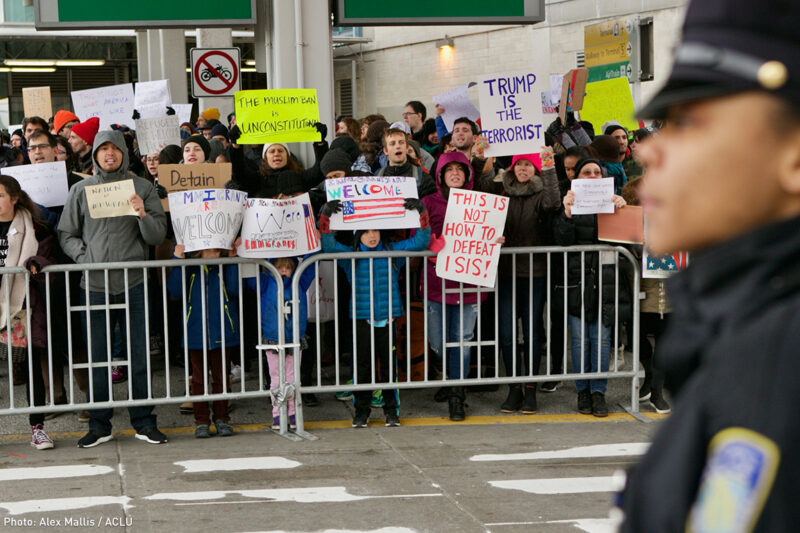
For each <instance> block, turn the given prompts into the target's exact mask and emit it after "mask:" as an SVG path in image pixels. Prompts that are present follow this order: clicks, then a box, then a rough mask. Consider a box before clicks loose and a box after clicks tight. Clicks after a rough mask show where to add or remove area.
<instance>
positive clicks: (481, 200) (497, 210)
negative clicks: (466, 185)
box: [436, 189, 508, 287]
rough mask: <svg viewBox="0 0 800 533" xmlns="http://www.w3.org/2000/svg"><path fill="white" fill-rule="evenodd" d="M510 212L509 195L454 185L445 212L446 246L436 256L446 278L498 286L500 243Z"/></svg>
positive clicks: (440, 273)
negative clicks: (457, 187)
mask: <svg viewBox="0 0 800 533" xmlns="http://www.w3.org/2000/svg"><path fill="white" fill-rule="evenodd" d="M507 215H508V198H506V197H504V196H497V195H495V194H489V193H485V192H477V191H471V190H465V189H451V190H450V195H449V199H448V201H447V212H446V213H445V216H444V226H443V229H442V236H443V237H444V239H445V244H444V248H442V250H441V251H440V252H439V255H438V257H437V259H436V275H437V276H439V277H440V278H443V279H449V280H452V281H460V282H462V283H472V284H474V285H480V286H481V287H494V284H495V280H496V279H497V264H498V262H499V260H500V245H499V244H497V239H498V238H499V237H500V236H501V235H503V229H504V228H505V225H506V216H507Z"/></svg>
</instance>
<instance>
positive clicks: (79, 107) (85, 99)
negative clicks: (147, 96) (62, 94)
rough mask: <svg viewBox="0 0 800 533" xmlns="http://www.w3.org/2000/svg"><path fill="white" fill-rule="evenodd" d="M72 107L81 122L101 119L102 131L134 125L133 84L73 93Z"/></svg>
mask: <svg viewBox="0 0 800 533" xmlns="http://www.w3.org/2000/svg"><path fill="white" fill-rule="evenodd" d="M72 107H74V108H75V114H76V115H78V116H79V117H81V120H84V121H85V120H88V119H90V118H92V117H98V118H99V119H100V131H102V130H106V129H108V127H109V126H111V124H126V125H128V126H132V125H133V118H132V117H133V84H132V83H123V84H121V85H110V86H108V87H97V88H96V89H85V90H83V91H72Z"/></svg>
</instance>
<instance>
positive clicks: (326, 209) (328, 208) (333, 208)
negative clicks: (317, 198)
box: [320, 200, 342, 218]
mask: <svg viewBox="0 0 800 533" xmlns="http://www.w3.org/2000/svg"><path fill="white" fill-rule="evenodd" d="M341 210H342V201H341V200H331V201H330V202H328V203H326V204H325V205H323V206H322V209H321V210H320V214H321V215H323V216H326V217H328V218H330V217H331V216H332V215H333V214H334V213H338V212H339V211H341Z"/></svg>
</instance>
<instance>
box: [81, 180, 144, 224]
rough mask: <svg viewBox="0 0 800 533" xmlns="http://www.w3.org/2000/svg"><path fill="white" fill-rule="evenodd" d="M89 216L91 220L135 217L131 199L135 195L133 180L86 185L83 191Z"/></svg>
mask: <svg viewBox="0 0 800 533" xmlns="http://www.w3.org/2000/svg"><path fill="white" fill-rule="evenodd" d="M83 190H84V192H85V194H86V205H88V206H89V216H90V217H92V218H111V217H123V216H127V215H133V216H136V211H135V210H134V209H133V205H132V204H131V197H132V196H133V195H134V194H136V189H135V188H134V186H133V180H120V181H112V182H111V183H100V184H97V185H88V186H86V187H85V188H84V189H83Z"/></svg>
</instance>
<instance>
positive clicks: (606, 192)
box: [571, 178, 614, 215]
mask: <svg viewBox="0 0 800 533" xmlns="http://www.w3.org/2000/svg"><path fill="white" fill-rule="evenodd" d="M572 192H574V193H575V204H574V205H573V206H572V210H571V211H572V214H573V215H596V214H598V213H613V212H614V178H600V179H586V178H584V179H575V180H572Z"/></svg>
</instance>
